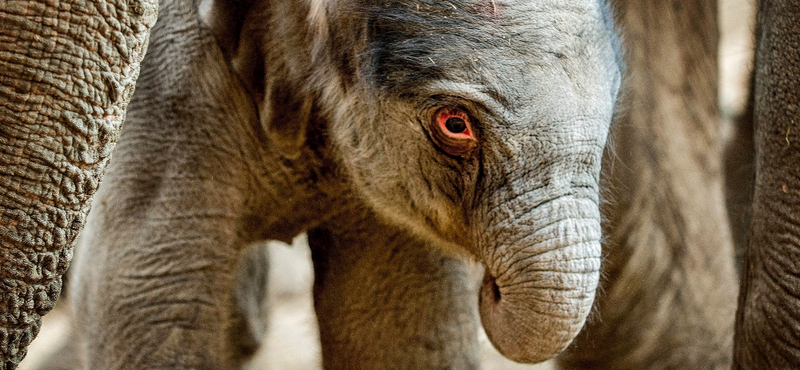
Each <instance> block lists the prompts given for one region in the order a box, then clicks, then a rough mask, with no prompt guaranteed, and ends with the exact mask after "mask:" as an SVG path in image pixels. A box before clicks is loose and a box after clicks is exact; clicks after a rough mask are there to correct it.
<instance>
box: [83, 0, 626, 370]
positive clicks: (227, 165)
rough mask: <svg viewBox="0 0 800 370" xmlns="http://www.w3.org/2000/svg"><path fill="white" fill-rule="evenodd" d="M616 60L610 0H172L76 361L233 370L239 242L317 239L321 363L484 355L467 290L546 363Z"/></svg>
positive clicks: (102, 227) (153, 46) (585, 223)
mask: <svg viewBox="0 0 800 370" xmlns="http://www.w3.org/2000/svg"><path fill="white" fill-rule="evenodd" d="M198 9H199V10H198ZM620 76H621V72H620V65H619V62H618V55H617V50H616V48H615V40H614V32H613V26H612V22H611V19H610V17H609V15H608V9H607V7H606V4H605V3H604V1H601V0H570V1H564V0H532V1H501V0H452V1H432V0H413V1H412V0H304V1H278V0H253V1H248V0H241V1H239V0H221V1H217V0H211V1H208V2H205V3H202V4H200V5H199V6H197V7H195V5H194V3H193V2H192V1H189V0H163V1H162V2H161V4H160V9H159V21H158V22H157V23H156V25H155V26H154V28H153V31H152V34H151V36H150V45H149V49H148V53H147V55H146V57H145V60H144V61H143V63H142V69H141V75H140V77H139V81H138V84H137V87H136V92H135V95H134V97H133V99H132V101H131V104H130V106H129V110H128V113H127V117H126V123H125V127H124V130H123V132H122V134H121V137H120V138H119V143H118V145H117V147H116V151H115V153H114V159H113V161H112V163H111V164H110V166H109V168H108V170H107V172H106V175H105V179H104V182H103V183H102V185H101V187H100V189H99V190H98V193H97V196H96V198H95V200H94V203H93V209H92V212H91V213H90V216H89V218H88V220H87V225H86V229H85V232H84V234H82V235H83V238H82V239H83V240H82V245H80V246H79V248H78V249H77V253H76V256H75V262H74V264H73V268H74V275H73V276H74V279H73V280H72V288H71V289H72V293H73V294H74V297H73V309H74V312H76V315H75V321H76V323H75V325H76V328H77V329H76V332H77V335H79V336H80V338H78V339H79V340H80V341H81V342H80V346H79V347H80V348H81V351H82V353H81V356H82V357H83V358H84V359H85V361H86V365H87V366H88V368H91V369H163V368H169V369H234V368H237V367H238V366H240V365H241V364H242V362H243V361H244V360H246V359H247V357H248V356H249V355H250V354H252V352H253V350H254V349H255V348H256V347H257V346H258V344H259V340H260V338H259V335H260V333H258V332H257V330H251V329H250V328H253V327H256V326H257V325H252V323H248V317H249V313H248V312H247V311H246V310H243V309H242V308H241V307H242V305H241V304H240V303H241V302H242V301H246V299H245V298H246V297H244V298H243V297H241V296H239V297H237V296H236V294H235V289H234V286H235V285H236V284H237V282H236V281H237V276H238V275H237V273H238V272H237V271H238V270H237V269H238V268H239V261H240V259H241V256H242V254H243V251H244V250H245V247H246V246H247V245H249V244H251V243H252V242H255V241H259V240H264V239H279V240H290V239H291V238H292V237H294V236H296V235H297V234H299V233H302V232H304V231H309V239H310V243H311V245H312V250H313V252H312V253H313V258H314V266H315V274H316V281H315V286H314V296H315V306H316V310H317V314H318V317H319V322H320V331H321V336H322V343H323V361H324V365H325V368H328V369H392V368H396V369H444V368H452V369H469V368H477V367H478V366H479V361H478V360H479V359H478V357H477V353H476V352H477V351H476V348H477V342H476V341H477V339H476V338H477V336H476V334H475V333H476V328H477V325H478V324H477V322H475V319H474V318H476V317H477V315H476V312H475V310H476V309H475V308H473V307H475V305H474V300H475V299H476V298H478V299H479V304H478V305H477V311H478V313H479V314H480V320H481V323H482V324H483V326H484V328H485V330H486V332H487V334H488V336H489V338H490V340H491V341H492V343H493V344H494V345H495V346H496V347H497V349H498V350H499V351H500V352H501V353H502V354H503V355H505V356H507V357H508V358H510V359H513V360H516V361H520V362H531V363H532V362H540V361H544V360H546V359H549V358H551V357H553V356H555V355H556V354H558V353H559V352H561V351H562V350H563V349H564V348H565V347H566V346H567V345H568V344H569V343H570V342H571V341H572V340H573V338H574V337H575V336H576V335H577V334H578V332H579V331H580V330H581V328H582V326H583V324H584V321H585V320H586V317H587V315H588V314H589V312H590V309H591V307H592V303H593V301H594V297H595V290H596V289H597V285H598V280H599V269H600V260H601V248H600V239H601V226H600V225H601V224H600V211H599V202H600V201H599V198H600V196H599V186H598V177H599V173H600V163H601V156H602V154H603V148H604V146H605V143H606V135H607V134H608V131H609V125H610V122H611V117H612V113H613V110H614V105H615V101H616V98H617V92H618V89H619V85H620ZM464 260H473V261H476V262H479V263H480V264H481V265H483V267H484V268H485V273H484V278H483V282H482V285H481V287H480V292H479V293H478V292H477V291H475V290H473V289H472V288H471V283H470V281H469V275H470V274H469V271H470V269H469V268H468V265H467V264H466V263H465V262H464Z"/></svg>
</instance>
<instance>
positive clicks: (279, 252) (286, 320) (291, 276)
mask: <svg viewBox="0 0 800 370" xmlns="http://www.w3.org/2000/svg"><path fill="white" fill-rule="evenodd" d="M752 2H753V1H752V0H722V1H720V5H719V11H720V30H721V33H722V39H721V42H720V108H721V109H722V112H723V118H724V119H723V121H724V122H723V127H728V125H727V121H728V119H729V118H730V117H732V116H735V115H736V114H738V113H739V112H741V109H742V106H743V105H744V103H745V100H746V99H747V88H746V82H747V79H748V72H749V70H750V68H751V67H750V66H751V60H752V53H753V52H752V50H753V46H752V36H751V35H752V32H753V22H752V19H753V4H752ZM725 132H727V133H728V134H729V133H730V130H727V131H725ZM269 248H270V252H271V269H270V302H273V306H272V308H271V309H272V311H271V319H270V324H269V331H268V337H267V339H266V340H265V343H266V345H265V346H264V348H262V350H261V351H260V352H259V353H258V354H257V355H256V357H255V358H254V360H253V361H252V363H251V364H250V365H249V366H248V370H256V369H266V370H314V369H320V368H321V366H320V346H319V342H318V336H319V334H318V332H317V326H316V318H315V317H314V312H313V308H312V298H311V284H312V279H313V273H312V268H311V257H310V252H309V249H308V246H307V245H306V244H305V242H304V239H303V238H298V240H297V241H296V242H295V245H294V246H292V247H291V248H290V247H287V246H286V245H285V244H282V243H271V244H270V246H269ZM68 325H69V324H68V321H67V314H66V313H65V311H64V310H63V309H61V308H59V307H56V309H55V310H54V311H53V312H52V313H50V314H48V315H47V316H45V318H44V323H43V326H42V330H41V332H40V333H39V336H38V338H37V339H36V340H34V342H33V343H32V344H31V346H30V347H29V352H28V356H27V358H26V359H25V360H24V361H22V364H20V367H19V369H20V370H33V369H35V368H36V367H37V364H38V363H40V362H41V360H42V359H43V358H45V357H46V356H47V355H48V354H49V353H50V352H51V351H53V350H54V349H55V348H58V345H59V343H60V342H61V341H63V340H67V339H68V338H66V337H65V335H64V334H65V333H66V330H67V326H68ZM479 340H480V342H481V344H482V346H481V358H482V360H483V368H484V369H485V370H523V369H527V370H534V369H535V370H545V369H552V368H553V365H552V364H551V363H545V364H542V365H521V364H517V363H514V362H511V361H509V360H506V359H505V358H503V357H502V356H501V355H500V354H498V353H497V351H496V350H494V348H493V347H492V345H491V344H490V343H489V341H488V339H487V338H486V335H485V334H484V333H483V332H481V333H480V336H479Z"/></svg>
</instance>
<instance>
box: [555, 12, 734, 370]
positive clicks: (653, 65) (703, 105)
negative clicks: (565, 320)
mask: <svg viewBox="0 0 800 370" xmlns="http://www.w3.org/2000/svg"><path fill="white" fill-rule="evenodd" d="M613 5H614V8H615V10H616V14H617V17H618V20H619V24H620V27H619V28H620V31H621V34H622V38H623V40H624V41H625V44H626V53H627V57H628V58H627V63H628V65H627V68H628V70H629V75H628V76H627V79H626V91H625V94H626V95H625V96H624V97H623V101H624V102H623V103H622V104H623V106H624V108H623V109H622V111H623V115H622V117H621V120H620V122H619V123H618V124H616V125H615V126H614V129H613V130H612V134H611V139H610V143H611V144H612V145H611V146H609V148H608V149H607V150H608V153H607V154H608V155H607V156H606V161H605V162H604V164H603V165H604V168H603V169H604V172H603V179H604V180H606V181H607V182H606V183H604V184H603V187H604V188H607V189H610V194H609V195H608V198H609V202H608V203H607V204H606V207H605V208H604V209H603V213H604V215H606V216H607V223H606V224H605V225H604V231H605V233H604V234H605V235H606V240H605V241H604V248H605V249H604V254H605V255H606V257H607V258H606V260H605V261H604V264H605V265H604V276H605V278H604V281H603V282H602V290H601V293H599V298H598V301H597V317H595V318H590V320H589V322H588V324H587V326H586V327H585V328H584V332H583V333H581V334H580V335H579V336H578V339H577V340H576V341H575V343H574V344H573V346H572V347H571V348H569V349H568V350H567V351H566V353H565V355H563V356H562V357H560V364H561V365H562V367H564V368H572V369H598V368H599V369H632V368H635V369H675V368H681V369H712V368H715V369H720V368H729V367H730V364H731V354H732V337H733V335H732V333H733V323H734V311H735V304H736V292H737V289H736V272H735V269H734V263H733V248H732V242H731V236H730V231H729V229H728V224H727V222H726V213H725V208H724V197H723V184H722V164H721V149H722V148H721V143H720V139H719V137H720V134H719V117H718V108H717V58H716V53H717V22H716V16H717V9H716V4H715V2H713V1H705V0H703V1H686V0H674V1H658V2H651V1H648V2H643V1H635V0H631V1H628V0H619V1H616V2H614V3H613Z"/></svg>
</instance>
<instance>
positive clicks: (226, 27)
mask: <svg viewBox="0 0 800 370" xmlns="http://www.w3.org/2000/svg"><path fill="white" fill-rule="evenodd" d="M264 3H265V2H254V1H253V0H203V1H202V2H201V5H200V12H201V15H200V16H201V18H202V20H203V22H204V23H205V24H206V25H207V26H208V28H209V29H210V31H211V34H213V35H214V38H215V39H216V40H217V44H218V45H219V47H220V49H221V50H222V52H223V54H224V55H225V57H226V59H227V60H228V62H229V64H230V66H231V67H232V68H233V69H234V71H235V72H236V74H237V75H238V76H239V79H240V81H241V83H242V84H243V85H244V86H245V88H246V89H247V91H248V92H249V93H250V96H251V97H252V98H253V100H254V101H255V102H256V104H257V105H258V108H259V109H258V110H259V115H260V117H261V118H260V121H261V126H262V127H263V129H264V132H265V134H266V136H267V137H268V141H269V144H268V145H270V146H271V147H272V148H273V149H276V150H277V151H278V152H279V153H280V154H281V155H283V156H284V157H286V158H288V159H296V158H297V157H299V156H300V153H301V151H302V147H303V145H304V144H305V142H306V127H307V126H308V122H309V118H310V116H311V111H312V105H313V104H312V103H313V97H312V95H311V94H308V93H303V92H301V91H300V89H298V86H293V85H292V84H291V83H289V78H288V77H289V76H290V73H291V72H290V71H289V68H287V67H286V66H285V64H284V63H283V62H282V61H281V60H280V58H276V57H275V56H274V55H268V54H267V52H266V51H265V50H270V47H269V46H266V45H267V44H268V42H267V41H266V40H265V39H264V29H263V23H264V21H265V20H266V18H267V17H268V16H269V15H268V14H269V11H268V9H267V8H266V7H268V4H264ZM265 71H269V72H266V73H265ZM295 77H296V76H295Z"/></svg>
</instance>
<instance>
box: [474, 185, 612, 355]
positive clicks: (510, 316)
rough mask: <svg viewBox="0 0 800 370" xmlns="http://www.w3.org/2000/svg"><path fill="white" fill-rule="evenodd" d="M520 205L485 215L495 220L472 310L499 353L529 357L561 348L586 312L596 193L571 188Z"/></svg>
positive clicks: (594, 273) (592, 280) (597, 233)
mask: <svg viewBox="0 0 800 370" xmlns="http://www.w3.org/2000/svg"><path fill="white" fill-rule="evenodd" d="M540 199H541V198H540ZM515 204H520V203H519V202H517V201H515ZM522 204H523V206H519V207H517V208H518V209H515V210H512V211H511V212H510V213H507V214H505V215H501V214H494V215H492V216H493V218H494V219H499V220H500V221H499V222H496V223H495V225H494V226H493V227H489V229H488V230H487V232H486V235H488V236H490V237H491V238H492V240H490V241H487V243H485V245H487V246H488V247H486V248H483V250H484V251H485V252H484V254H485V256H484V261H485V263H486V266H487V269H486V273H485V277H484V281H483V285H482V287H481V293H480V313H481V320H482V322H483V326H484V328H485V329H486V334H487V335H488V337H489V338H490V340H491V341H492V343H494V345H495V346H496V347H497V349H498V350H499V351H500V353H502V354H503V355H505V356H506V357H508V358H510V359H512V360H515V361H519V362H526V363H535V362H541V361H544V360H547V359H550V358H552V357H554V356H555V355H557V354H558V353H559V352H561V351H562V350H563V349H565V348H566V347H567V345H569V343H570V342H571V341H572V339H573V338H574V337H575V336H576V335H577V334H578V332H579V331H580V330H581V328H582V327H583V323H584V321H585V320H586V317H587V315H588V314H589V311H590V309H591V307H592V302H593V300H594V294H595V289H596V288H597V284H598V281H599V269H600V254H601V249H600V237H601V229H600V215H599V211H598V206H597V201H596V195H595V196H594V197H592V196H585V195H579V194H576V193H575V192H574V191H573V192H567V194H562V195H558V196H555V197H553V198H551V199H549V200H545V201H540V202H523V203H522Z"/></svg>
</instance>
